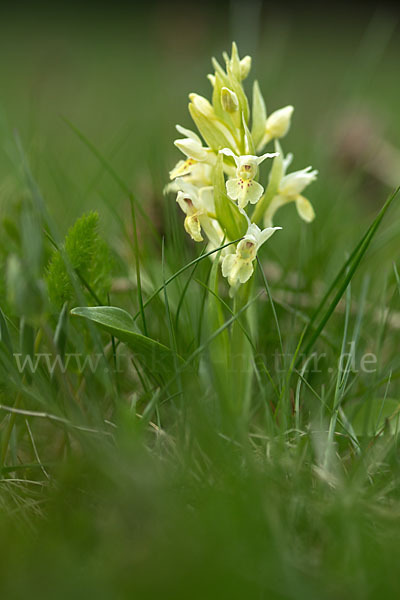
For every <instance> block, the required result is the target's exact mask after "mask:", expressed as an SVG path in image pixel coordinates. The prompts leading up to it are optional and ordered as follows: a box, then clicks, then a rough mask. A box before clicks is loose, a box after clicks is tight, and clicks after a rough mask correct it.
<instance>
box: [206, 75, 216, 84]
mask: <svg viewBox="0 0 400 600" xmlns="http://www.w3.org/2000/svg"><path fill="white" fill-rule="evenodd" d="M207 79H208V80H209V81H210V82H211V85H212V86H213V87H214V85H215V75H213V74H212V73H209V74H208V75H207Z"/></svg>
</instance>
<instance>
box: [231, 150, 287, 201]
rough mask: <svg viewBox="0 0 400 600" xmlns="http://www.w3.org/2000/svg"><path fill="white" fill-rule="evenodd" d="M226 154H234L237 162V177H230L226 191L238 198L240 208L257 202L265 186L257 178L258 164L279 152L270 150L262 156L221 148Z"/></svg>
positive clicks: (232, 197) (232, 196)
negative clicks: (239, 154) (237, 153)
mask: <svg viewBox="0 0 400 600" xmlns="http://www.w3.org/2000/svg"><path fill="white" fill-rule="evenodd" d="M220 152H221V153H222V154H225V156H232V157H233V159H234V161H235V164H236V177H234V178H232V179H228V181H227V182H226V191H227V194H228V196H229V198H231V200H237V202H238V205H239V208H244V207H245V206H247V204H248V203H249V202H250V204H256V203H257V202H258V200H259V199H260V198H261V196H262V194H263V192H264V188H263V186H262V185H261V184H260V183H258V181H256V180H255V178H256V177H257V174H258V166H259V165H260V164H261V163H262V162H263V161H264V160H265V159H266V158H274V157H275V156H278V153H277V152H269V153H266V154H263V155H262V156H253V155H251V154H244V155H242V156H236V154H234V153H233V152H232V150H230V149H229V148H224V149H223V150H220Z"/></svg>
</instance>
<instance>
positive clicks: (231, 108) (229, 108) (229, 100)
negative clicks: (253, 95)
mask: <svg viewBox="0 0 400 600" xmlns="http://www.w3.org/2000/svg"><path fill="white" fill-rule="evenodd" d="M221 104H222V108H223V109H224V110H225V111H226V112H228V113H233V112H237V111H238V110H239V100H238V97H237V95H236V94H235V92H232V90H230V89H229V88H227V87H223V88H222V89H221Z"/></svg>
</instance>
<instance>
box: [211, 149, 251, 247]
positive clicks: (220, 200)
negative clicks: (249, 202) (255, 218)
mask: <svg viewBox="0 0 400 600" xmlns="http://www.w3.org/2000/svg"><path fill="white" fill-rule="evenodd" d="M222 165H223V158H222V154H219V155H218V159H217V163H216V166H215V169H214V198H215V211H216V213H217V219H218V221H219V222H220V224H221V225H222V228H223V229H224V231H225V233H226V235H227V236H228V238H229V239H230V240H236V239H238V238H241V237H243V236H244V234H245V233H246V230H247V221H246V218H245V217H244V215H242V214H241V212H240V211H239V208H238V207H237V205H236V204H235V203H234V202H232V200H230V198H228V196H227V193H226V187H225V179H224V171H223V167H222Z"/></svg>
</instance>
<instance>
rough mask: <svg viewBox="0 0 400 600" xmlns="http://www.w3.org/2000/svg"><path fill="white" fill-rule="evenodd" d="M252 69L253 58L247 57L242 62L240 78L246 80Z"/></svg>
mask: <svg viewBox="0 0 400 600" xmlns="http://www.w3.org/2000/svg"><path fill="white" fill-rule="evenodd" d="M250 69H251V56H245V57H244V58H242V60H241V61H240V78H241V79H242V80H243V79H246V77H247V75H248V74H249V72H250Z"/></svg>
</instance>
